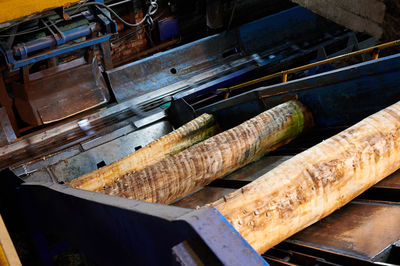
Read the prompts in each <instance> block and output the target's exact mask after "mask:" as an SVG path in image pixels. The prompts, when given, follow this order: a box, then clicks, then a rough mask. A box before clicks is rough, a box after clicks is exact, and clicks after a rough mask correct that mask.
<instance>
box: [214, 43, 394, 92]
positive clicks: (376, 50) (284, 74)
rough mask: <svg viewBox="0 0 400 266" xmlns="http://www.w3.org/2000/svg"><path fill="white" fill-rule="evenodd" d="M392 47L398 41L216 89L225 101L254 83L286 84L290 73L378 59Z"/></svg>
mask: <svg viewBox="0 0 400 266" xmlns="http://www.w3.org/2000/svg"><path fill="white" fill-rule="evenodd" d="M393 46H400V40H395V41H391V42H387V43H383V44H379V45H376V46H373V47H369V48H365V49H362V50H358V51H355V52H351V53H348V54H344V55H339V56H335V57H332V58H328V59H325V60H321V61H318V62H315V63H311V64H308V65H303V66H300V67H295V68H291V69H288V70H284V71H281V72H277V73H274V74H271V75H267V76H264V77H261V78H257V79H253V80H250V81H247V82H244V83H241V84H238V85H234V86H232V87H229V88H220V89H218V91H226V93H227V95H228V96H226V95H225V99H226V98H229V93H230V92H231V91H233V90H236V89H240V88H244V87H246V86H248V85H252V84H256V83H259V82H261V81H266V80H269V79H272V78H277V77H282V81H283V82H286V81H287V75H288V74H290V73H295V72H298V71H303V70H306V69H309V68H313V67H316V66H320V65H324V64H328V63H332V62H335V61H338V60H342V59H346V58H349V57H352V56H355V55H360V54H365V53H369V52H373V54H372V59H378V57H379V51H380V50H382V49H386V48H389V47H393Z"/></svg>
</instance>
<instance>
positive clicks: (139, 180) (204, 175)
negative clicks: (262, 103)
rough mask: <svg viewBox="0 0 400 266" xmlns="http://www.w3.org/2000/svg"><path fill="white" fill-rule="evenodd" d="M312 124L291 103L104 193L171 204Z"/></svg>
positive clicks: (130, 176)
mask: <svg viewBox="0 0 400 266" xmlns="http://www.w3.org/2000/svg"><path fill="white" fill-rule="evenodd" d="M311 124H312V117H311V114H310V113H309V112H308V111H306V109H305V107H304V106H303V105H302V104H301V103H299V102H296V101H290V102H287V103H284V104H281V105H279V106H277V107H275V108H272V109H270V110H268V111H265V112H263V113H261V114H260V115H258V116H256V117H254V118H252V119H250V120H248V121H246V122H244V123H242V124H241V125H239V126H237V127H234V128H232V129H230V130H227V131H225V132H222V133H220V134H218V135H216V136H214V137H211V138H209V139H207V140H205V141H203V142H201V143H198V144H196V145H194V146H192V147H190V148H188V149H186V150H184V151H182V152H180V153H178V154H176V155H173V156H170V157H168V158H165V159H164V160H162V161H160V162H158V163H156V164H154V165H151V166H149V167H147V168H145V169H143V170H142V171H139V172H136V173H133V174H127V175H125V176H124V177H122V178H121V179H119V180H118V182H116V183H115V184H113V185H112V186H111V187H109V188H106V189H105V190H104V192H105V193H107V194H111V195H117V196H121V197H126V198H133V199H138V200H144V201H149V202H157V203H165V204H168V203H171V202H173V201H174V200H176V199H178V198H180V197H182V196H184V195H186V194H188V193H190V192H192V191H194V190H196V189H198V188H200V187H203V186H205V185H207V184H209V183H210V182H211V181H213V180H215V179H217V178H219V177H221V176H223V175H226V174H228V173H230V172H232V171H234V170H236V169H238V168H240V167H242V166H244V165H246V164H248V163H250V162H252V161H255V160H257V159H259V158H260V157H262V156H263V155H265V154H266V153H268V152H269V151H271V150H274V149H276V148H277V147H279V146H281V145H283V144H285V143H287V142H289V141H290V140H291V139H293V138H294V137H296V136H297V135H298V134H299V133H301V132H302V131H303V129H304V128H305V127H308V126H310V125H311Z"/></svg>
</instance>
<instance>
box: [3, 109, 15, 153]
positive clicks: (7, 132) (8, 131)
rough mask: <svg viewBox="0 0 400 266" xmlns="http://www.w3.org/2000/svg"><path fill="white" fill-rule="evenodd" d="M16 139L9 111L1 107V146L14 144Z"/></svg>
mask: <svg viewBox="0 0 400 266" xmlns="http://www.w3.org/2000/svg"><path fill="white" fill-rule="evenodd" d="M16 139H17V137H16V136H15V132H14V130H13V128H12V125H11V121H10V119H9V117H8V114H7V110H6V108H5V107H0V146H3V145H7V144H9V143H12V142H13V141H15V140H16Z"/></svg>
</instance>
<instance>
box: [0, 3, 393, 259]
mask: <svg viewBox="0 0 400 266" xmlns="http://www.w3.org/2000/svg"><path fill="white" fill-rule="evenodd" d="M284 14H285V16H277V17H274V16H272V18H271V17H270V18H269V19H273V21H274V22H275V23H276V24H274V23H272V24H271V27H269V28H268V30H270V32H268V34H261V35H262V36H267V37H268V38H267V39H270V40H272V39H274V40H277V41H278V42H281V41H282V40H284V39H285V38H288V34H289V35H290V31H283V32H282V28H279V27H278V26H281V25H282V24H283V25H286V27H288V28H290V27H291V26H293V24H296V25H297V24H299V25H303V26H302V27H304V30H305V29H306V28H307V27H311V29H312V28H313V27H316V26H317V25H318V23H316V21H315V20H318V18H317V17H315V16H313V15H312V13H311V12H308V11H305V10H304V9H300V8H297V9H292V10H289V11H286V13H285V12H284ZM288 14H291V15H292V16H290V19H289V20H288V19H287V18H288V16H287V15H288ZM293 14H297V15H298V16H293ZM274 18H275V19H276V20H275V19H274ZM302 19H304V20H305V21H302V22H301V23H300V22H299V20H302ZM307 21H308V22H309V23H306V22H307ZM285 23H286V24H285ZM255 25H256V26H255V27H242V28H241V29H240V31H239V32H235V33H234V34H227V35H226V36H221V35H217V36H213V37H210V38H207V39H206V40H202V41H198V42H195V43H192V44H188V45H186V46H183V47H180V48H176V49H173V50H171V51H169V52H166V53H161V54H158V55H155V56H153V57H150V58H148V59H144V60H141V61H138V62H135V63H131V64H128V65H127V66H124V67H121V68H118V69H116V70H111V71H108V72H107V75H108V78H109V81H110V84H111V86H112V89H113V91H114V93H115V96H116V99H117V101H118V102H122V101H123V100H125V101H124V102H122V103H120V104H119V105H116V106H114V107H112V108H114V109H116V108H120V109H118V110H119V115H121V114H123V112H122V111H121V110H122V109H121V108H123V106H132V105H139V106H143V105H145V104H149V103H152V102H154V101H156V100H157V99H158V100H159V99H163V98H164V97H170V96H172V95H174V94H175V96H174V100H175V101H178V100H179V99H183V98H185V99H186V100H187V101H188V102H189V103H190V100H192V99H195V98H196V97H197V96H198V94H204V92H212V91H215V90H216V89H217V88H219V87H221V86H222V84H223V85H226V84H232V83H233V82H237V81H238V80H241V79H243V78H244V77H246V76H244V74H249V73H251V71H254V70H255V69H256V68H257V67H259V66H260V65H264V66H265V65H268V66H273V63H274V59H275V60H278V61H279V60H282V61H283V60H284V59H283V58H281V57H278V59H276V58H275V57H271V56H270V55H271V53H266V54H265V55H263V54H262V53H259V52H258V51H259V49H260V50H262V49H266V50H268V49H269V48H270V47H272V46H275V45H276V43H266V42H263V41H260V42H254V39H252V38H254V32H257V33H258V34H260V32H261V30H260V29H259V28H257V24H255ZM278 29H279V30H278ZM309 29H310V28H307V30H309ZM297 30H299V32H301V27H300V28H298V29H297ZM258 34H257V36H259V35H258ZM238 36H240V38H238ZM251 36H253V37H251ZM280 38H281V39H280ZM224 40H225V41H226V43H224ZM216 44H218V45H216ZM223 44H224V45H223ZM232 44H233V45H232ZM269 45H270V47H269ZM256 46H263V47H262V49H261V48H260V47H256ZM194 48H196V49H194ZM228 48H229V49H228ZM232 48H233V50H232ZM201 49H207V53H206V52H204V50H203V52H204V53H203V54H202V53H201V52H199V50H200V51H202V50H201ZM235 49H238V50H235ZM188 51H192V52H193V53H196V52H198V54H195V55H194V56H193V57H191V59H192V60H193V61H194V62H198V64H199V65H205V64H207V63H210V64H211V62H217V63H216V64H215V65H216V66H217V67H218V65H219V66H221V65H223V64H231V63H232V62H233V61H230V60H231V58H232V57H230V56H227V57H223V56H222V55H223V54H224V51H225V52H229V53H233V56H235V55H236V54H238V53H241V52H243V53H245V54H246V55H250V57H249V58H250V59H249V62H250V63H246V64H245V65H241V68H238V69H233V70H232V69H230V71H225V70H224V68H217V69H213V70H214V71H215V72H217V71H220V72H218V73H220V74H221V76H220V77H218V78H217V79H213V80H210V79H208V80H207V79H200V77H198V79H196V73H195V72H189V73H187V72H184V69H185V67H187V66H188V65H190V64H191V63H193V61H191V62H189V61H188V62H181V64H180V65H177V60H178V56H179V55H180V54H183V53H186V52H188ZM232 51H233V52H232ZM239 51H241V52H239ZM204 54H207V55H211V56H210V57H209V58H206V59H204ZM252 54H256V55H255V56H253V55H252ZM278 54H279V53H275V55H278ZM257 55H258V57H257ZM226 58H230V59H229V60H227V59H226ZM195 59H196V60H197V61H196V60H195ZM235 59H237V58H235ZM268 60H269V61H268ZM155 62H159V63H158V64H154V63H155ZM215 65H214V66H215ZM256 66H257V67H256ZM172 68H175V70H176V73H175V74H174V73H172V72H173V71H170V70H171V69H172ZM145 71H147V72H145ZM144 73H146V75H147V78H146V79H142V80H140V79H138V78H137V77H136V76H139V77H140V76H142V75H143V74H144ZM197 74H198V73H197ZM202 75H203V77H204V75H205V74H204V73H202ZM184 79H188V80H191V81H190V82H187V83H184V82H182V81H183V80H184ZM132 80H138V81H137V82H135V83H133V81H132ZM196 80H199V81H200V80H201V81H202V82H198V83H195V82H194V81H196ZM151 82H152V83H151ZM179 82H181V83H179ZM155 84H156V85H157V86H155ZM398 84H400V55H394V56H389V57H385V58H381V59H377V60H374V61H368V62H364V63H360V64H357V65H354V66H350V67H345V68H341V69H338V70H333V71H329V72H325V73H321V74H317V75H313V76H306V77H303V78H301V79H297V80H294V81H289V82H287V83H282V84H277V85H270V86H265V87H262V88H258V89H255V90H251V91H249V92H246V93H243V94H240V95H238V96H234V97H232V98H229V99H224V100H220V101H216V102H214V103H211V104H208V105H199V106H198V107H196V106H191V108H190V110H192V111H193V113H194V114H193V115H199V114H201V113H205V112H207V113H211V114H213V115H215V117H216V119H217V121H218V122H219V124H220V125H221V127H222V128H229V127H231V126H234V125H236V124H238V123H240V122H242V121H244V120H246V119H248V118H250V117H252V116H254V115H256V114H258V113H260V112H262V111H263V110H265V109H266V108H270V107H272V106H274V105H276V104H279V103H281V102H283V101H287V100H288V99H294V98H296V99H299V100H300V101H302V102H303V103H304V104H305V105H307V106H308V107H309V108H310V110H311V111H312V113H313V115H314V118H315V122H316V129H315V130H316V131H315V132H314V133H315V134H316V135H319V134H320V133H321V132H326V131H328V130H331V131H330V132H331V133H332V130H333V131H338V130H341V129H343V128H345V127H347V126H350V125H352V124H354V123H356V122H357V121H359V120H360V119H362V118H364V117H366V116H368V115H370V114H372V113H374V112H376V111H378V110H380V109H382V108H384V107H386V106H388V105H390V104H392V103H395V102H397V101H398V100H399V99H400V87H399V86H398ZM178 92H179V93H178ZM200 92H201V93H200ZM177 93H178V94H177ZM132 96H136V98H132V99H129V100H126V99H128V98H130V97H132ZM121 106H122V107H121ZM176 110H177V109H175V111H174V110H173V109H171V113H170V118H173V116H178V115H181V113H179V112H178V113H174V112H177V111H176ZM101 112H102V113H99V115H98V116H102V114H103V115H104V116H105V114H106V112H107V111H101ZM181 122H182V121H181ZM301 141H302V139H299V142H301ZM297 144H298V143H297ZM297 144H296V143H295V142H294V143H293V145H292V146H290V145H289V147H288V149H290V148H291V147H293V146H296V145H297ZM1 175H2V176H1V180H2V182H3V185H2V186H1V187H2V188H1V189H7V190H9V191H15V188H16V195H14V196H16V198H13V200H16V199H18V200H19V202H20V204H21V205H22V207H23V210H24V213H25V215H26V217H27V220H29V226H30V227H31V231H32V233H33V236H34V239H35V243H36V246H37V247H38V248H39V251H40V255H41V260H42V262H43V263H45V264H49V265H50V264H51V263H52V261H51V257H52V256H53V255H54V254H55V253H57V252H58V251H59V250H60V247H54V246H53V247H52V246H49V245H48V243H47V241H46V238H45V237H44V235H45V234H53V235H56V236H58V237H59V238H61V239H63V240H65V242H67V243H69V244H70V245H71V246H73V247H74V248H78V249H80V250H82V251H83V252H84V253H85V254H86V255H87V256H88V257H90V258H91V259H92V260H93V261H94V262H95V263H97V264H99V265H124V264H126V265H131V264H132V263H133V262H135V264H138V265H165V264H182V265H193V264H195V263H204V264H207V265H208V264H210V265H211V264H212V265H214V264H225V265H267V262H266V261H265V260H264V258H263V257H262V256H261V255H259V254H257V253H256V252H255V251H254V250H253V249H252V248H251V246H250V245H249V244H248V243H247V242H246V241H245V240H244V239H243V238H242V237H241V236H240V234H239V233H238V232H237V231H235V229H234V228H233V227H232V226H231V225H230V224H229V222H228V221H227V220H226V219H225V218H224V217H223V216H222V215H221V214H220V213H219V212H218V211H217V210H216V209H214V208H212V207H202V208H200V209H198V210H193V209H188V208H181V207H175V206H167V205H161V204H152V203H146V202H141V201H136V200H129V199H123V198H119V197H113V196H108V195H103V194H99V193H94V192H88V191H82V190H78V189H74V188H70V187H67V186H65V185H62V184H56V183H43V182H41V183H35V182H33V181H29V179H27V180H26V181H23V180H21V179H19V178H17V177H16V176H15V175H14V174H13V173H12V172H11V171H3V172H2V174H1ZM8 181H9V183H8ZM220 182H228V181H226V180H225V181H224V180H222V181H220ZM11 183H12V184H11ZM239 183H240V182H239ZM7 184H11V185H9V186H8V187H7ZM235 184H236V183H235ZM240 184H241V185H244V184H245V182H244V183H243V182H242V183H240ZM240 184H239V185H240ZM10 187H11V188H10ZM399 189H400V188H397V189H395V192H394V193H398V192H399ZM392 192H393V191H392ZM397 195H398V194H397ZM396 206H397V208H398V204H397V205H396ZM44 233H45V234H44ZM265 237H268V236H265ZM289 241H290V240H289ZM292 241H295V240H292ZM390 244H391V243H387V242H385V243H382V245H383V246H385V247H387V246H388V245H390ZM334 251H335V250H334ZM335 252H340V251H335ZM344 254H345V256H350V255H349V254H348V253H344ZM354 254H355V255H354ZM354 254H352V256H353V255H354V256H356V257H357V256H358V257H359V258H361V259H362V260H364V261H372V260H373V259H375V257H373V256H372V255H371V257H369V256H368V255H366V254H364V253H360V254H358V253H354ZM374 256H375V254H374Z"/></svg>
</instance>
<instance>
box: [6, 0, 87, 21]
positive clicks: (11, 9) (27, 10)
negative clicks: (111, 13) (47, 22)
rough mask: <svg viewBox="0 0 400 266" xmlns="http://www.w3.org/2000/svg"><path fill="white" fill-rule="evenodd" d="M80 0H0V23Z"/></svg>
mask: <svg viewBox="0 0 400 266" xmlns="http://www.w3.org/2000/svg"><path fill="white" fill-rule="evenodd" d="M79 1H80V0H0V23H4V22H7V21H11V20H14V19H18V18H22V17H26V16H29V15H32V14H35V13H39V12H42V11H45V10H48V9H53V8H56V7H62V6H68V5H69V4H72V3H76V2H79Z"/></svg>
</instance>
